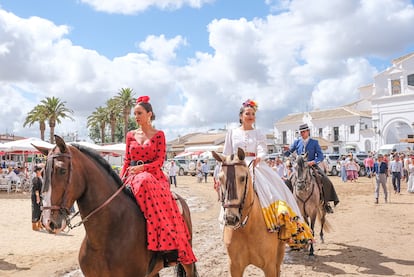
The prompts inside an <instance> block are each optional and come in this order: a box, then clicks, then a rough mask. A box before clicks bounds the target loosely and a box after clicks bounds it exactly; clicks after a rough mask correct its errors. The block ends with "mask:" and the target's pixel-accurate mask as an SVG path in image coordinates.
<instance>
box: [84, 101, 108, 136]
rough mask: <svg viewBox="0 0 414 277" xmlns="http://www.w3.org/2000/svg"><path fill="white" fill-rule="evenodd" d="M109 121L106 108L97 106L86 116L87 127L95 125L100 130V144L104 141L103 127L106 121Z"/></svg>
mask: <svg viewBox="0 0 414 277" xmlns="http://www.w3.org/2000/svg"><path fill="white" fill-rule="evenodd" d="M108 122H109V113H108V111H107V109H105V108H103V107H101V106H99V107H97V108H96V110H95V111H94V112H93V113H92V114H91V115H90V116H88V123H87V126H88V127H92V128H93V127H95V126H97V127H98V128H99V130H100V131H101V142H102V144H103V143H105V128H106V123H108Z"/></svg>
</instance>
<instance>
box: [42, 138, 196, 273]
mask: <svg viewBox="0 0 414 277" xmlns="http://www.w3.org/2000/svg"><path fill="white" fill-rule="evenodd" d="M55 139H56V147H55V148H54V149H52V150H51V151H50V152H49V151H48V149H45V148H41V147H36V148H37V149H38V150H39V151H40V152H42V153H43V154H44V155H46V156H47V163H46V167H45V180H44V186H43V196H44V200H43V201H44V202H43V203H44V211H43V213H44V214H43V224H44V226H45V227H46V229H47V230H48V231H49V232H50V233H55V234H56V233H59V232H60V231H62V230H64V229H65V227H67V226H69V227H70V228H73V226H71V224H70V219H69V216H68V215H69V209H70V207H72V205H73V204H74V202H75V201H77V205H78V207H79V212H80V215H81V218H82V221H81V222H79V223H78V224H77V225H75V226H74V227H76V226H79V225H80V224H81V223H83V225H84V227H85V231H86V236H85V238H84V239H83V242H82V245H81V248H80V251H79V265H80V267H81V270H82V272H83V274H84V275H85V276H87V277H89V276H93V277H95V276H96V277H98V276H99V277H105V276H108V277H109V276H125V277H127V276H128V277H129V276H131V277H132V276H134V277H136V276H142V277H143V276H159V275H158V272H159V271H160V270H161V269H162V268H163V267H164V259H163V257H161V256H162V255H161V254H160V253H159V252H153V251H149V250H148V249H147V241H146V240H147V235H146V222H145V219H144V216H143V214H142V212H141V210H140V209H139V208H138V205H137V204H136V202H135V199H133V196H132V195H131V194H129V193H128V190H127V189H125V188H124V185H123V184H122V181H121V179H120V178H119V176H118V175H117V174H116V173H115V172H114V171H113V170H112V168H111V166H110V165H109V164H108V163H107V162H106V161H105V159H103V158H102V157H101V156H100V155H99V154H98V153H96V152H94V151H92V150H90V149H88V148H84V147H82V146H79V145H73V146H72V145H67V144H66V143H65V141H64V140H63V139H62V138H60V137H59V136H55ZM178 198H179V199H180V203H181V206H182V207H183V210H184V215H183V216H184V218H185V221H186V223H187V225H188V229H189V231H190V234H191V233H192V226H191V219H190V211H189V209H188V206H187V204H186V203H185V201H184V200H183V199H182V198H181V197H178ZM184 270H185V272H184ZM185 274H187V275H185ZM177 276H197V271H196V269H195V264H192V265H181V264H177Z"/></svg>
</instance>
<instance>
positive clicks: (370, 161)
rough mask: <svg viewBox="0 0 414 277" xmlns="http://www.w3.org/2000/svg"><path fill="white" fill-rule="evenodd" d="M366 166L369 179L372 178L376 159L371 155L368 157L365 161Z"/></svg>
mask: <svg viewBox="0 0 414 277" xmlns="http://www.w3.org/2000/svg"><path fill="white" fill-rule="evenodd" d="M364 166H365V172H366V173H367V177H368V178H371V172H372V168H373V167H374V159H373V158H372V155H371V154H369V155H368V157H366V158H365V159H364Z"/></svg>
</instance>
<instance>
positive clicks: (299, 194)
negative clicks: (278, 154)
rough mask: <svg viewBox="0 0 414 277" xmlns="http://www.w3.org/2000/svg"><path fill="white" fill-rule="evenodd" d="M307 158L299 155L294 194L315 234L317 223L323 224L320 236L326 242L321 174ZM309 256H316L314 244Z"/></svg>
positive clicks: (293, 177) (292, 182)
mask: <svg viewBox="0 0 414 277" xmlns="http://www.w3.org/2000/svg"><path fill="white" fill-rule="evenodd" d="M305 159H306V156H302V155H298V156H297V158H296V167H295V168H296V170H295V172H294V173H293V174H292V176H291V179H290V181H291V184H292V187H293V194H294V196H295V199H296V202H297V203H298V206H299V209H300V212H301V214H302V215H303V218H304V220H305V222H306V223H307V224H308V225H309V221H310V225H309V226H310V228H311V229H312V233H314V228H315V221H316V219H318V220H319V222H320V224H321V231H320V233H319V236H320V238H321V242H322V243H323V242H324V238H323V230H324V229H325V230H327V228H328V225H327V222H326V211H325V209H324V208H323V205H322V201H321V189H320V186H319V185H318V183H320V179H319V180H318V178H319V175H318V174H319V173H318V172H317V171H318V170H317V169H316V168H312V167H311V166H308V164H307V163H306V162H305ZM309 255H310V256H313V255H314V248H313V243H311V244H310V250H309Z"/></svg>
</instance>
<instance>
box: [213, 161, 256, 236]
mask: <svg viewBox="0 0 414 277" xmlns="http://www.w3.org/2000/svg"><path fill="white" fill-rule="evenodd" d="M251 164H252V162H250V164H249V166H247V165H246V163H245V162H243V161H240V162H237V163H225V162H223V163H222V165H221V166H222V167H223V166H224V167H232V168H233V169H234V167H235V166H236V165H241V166H244V167H247V168H249V167H250V165H251ZM234 181H235V180H234ZM248 181H249V174H248V173H246V180H245V183H244V192H243V197H242V199H241V201H240V203H238V204H226V203H224V201H225V197H224V195H223V194H224V192H223V191H222V189H221V197H220V198H221V205H222V206H223V208H224V209H226V208H238V209H239V213H240V216H241V219H242V218H243V214H242V210H243V207H244V204H245V201H246V196H247V189H248V186H247V184H248ZM226 183H227V184H228V182H227V176H226ZM232 184H233V185H234V184H235V182H233V183H232ZM228 187H229V186H227V187H226V190H227V191H228V189H229V188H228ZM227 195H228V192H227ZM253 204H254V198H253V201H252V203H250V205H249V207H248V208H249V211H248V212H247V214H246V217H245V218H244V219H243V220H241V221H240V222H241V223H239V224H238V225H236V226H234V229H238V228H240V227H244V226H245V225H246V223H247V220H248V219H249V213H250V211H251V208H252V207H253Z"/></svg>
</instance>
